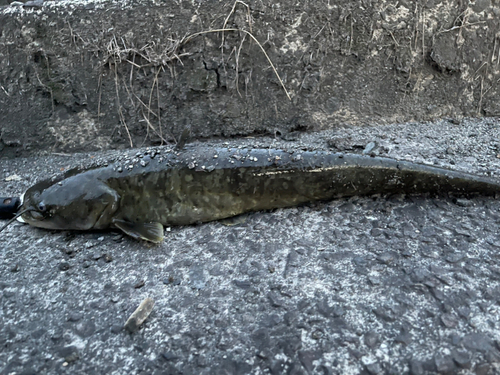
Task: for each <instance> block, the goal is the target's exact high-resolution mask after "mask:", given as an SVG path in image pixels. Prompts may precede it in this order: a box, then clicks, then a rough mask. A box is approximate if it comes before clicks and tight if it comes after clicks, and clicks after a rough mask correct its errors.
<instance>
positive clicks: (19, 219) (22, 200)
mask: <svg viewBox="0 0 500 375" xmlns="http://www.w3.org/2000/svg"><path fill="white" fill-rule="evenodd" d="M24 194H26V192H24V193H22V194H21V196H20V197H19V200H20V201H21V203H20V204H19V207H22V206H23V203H24ZM16 220H17V221H19V222H20V223H24V224H27V222H26V220H24V219H23V215H19V216H18V217H17V218H16Z"/></svg>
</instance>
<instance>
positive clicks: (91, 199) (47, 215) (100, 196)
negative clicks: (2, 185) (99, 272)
mask: <svg viewBox="0 0 500 375" xmlns="http://www.w3.org/2000/svg"><path fill="white" fill-rule="evenodd" d="M119 198H120V197H119V195H118V194H117V193H116V191H114V190H113V189H111V188H110V187H109V186H107V185H106V184H105V183H104V182H103V181H100V180H99V179H96V178H94V177H93V176H92V174H85V173H82V174H81V175H75V176H72V177H69V178H65V179H62V180H61V181H57V182H51V181H42V182H40V183H38V184H36V185H34V186H32V187H31V188H29V189H28V190H27V191H26V193H25V194H24V196H23V203H22V206H21V208H20V210H27V212H25V213H24V214H23V215H22V216H21V219H22V220H21V221H24V222H26V223H28V224H30V225H33V226H35V227H40V228H46V229H58V230H88V229H104V228H107V227H108V226H109V225H110V223H111V220H112V216H113V213H114V212H115V211H116V210H117V208H118V203H119Z"/></svg>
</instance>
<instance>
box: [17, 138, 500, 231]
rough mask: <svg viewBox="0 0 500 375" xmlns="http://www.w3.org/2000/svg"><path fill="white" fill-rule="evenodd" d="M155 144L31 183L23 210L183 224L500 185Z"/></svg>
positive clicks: (414, 168)
mask: <svg viewBox="0 0 500 375" xmlns="http://www.w3.org/2000/svg"><path fill="white" fill-rule="evenodd" d="M157 152H158V153H156V155H153V157H151V156H150V155H143V157H142V158H137V159H136V160H135V164H134V162H131V161H130V162H129V163H125V162H123V161H122V162H117V163H114V164H111V165H109V166H107V167H101V168H95V169H91V170H87V171H79V172H75V171H72V172H69V173H68V174H67V175H66V176H65V177H66V178H58V179H56V180H49V181H44V182H41V183H39V184H36V185H35V186H33V187H31V188H30V189H29V190H28V191H27V192H26V194H25V201H24V204H23V207H22V208H23V209H25V208H30V207H31V208H35V209H36V210H37V211H33V212H32V213H26V214H25V215H24V216H23V218H24V219H25V220H26V221H27V222H28V223H30V224H32V225H35V226H40V227H45V228H52V229H91V228H94V229H104V228H108V227H113V220H114V219H123V220H127V221H130V222H160V223H162V224H163V225H186V224H192V223H197V222H206V221H211V220H217V219H222V218H227V217H231V216H235V215H238V214H241V213H245V212H249V211H258V210H267V209H273V208H279V207H290V206H296V205H299V204H301V203H306V202H312V201H318V200H331V199H335V198H338V197H346V196H353V195H371V194H377V193H410V194H414V193H435V194H441V193H450V192H451V193H458V194H471V193H479V194H482V195H495V194H497V193H500V183H498V182H496V181H494V180H491V179H487V178H483V177H479V176H474V175H471V174H466V173H460V172H456V171H452V170H447V169H442V168H436V167H431V166H425V165H419V164H413V163H409V162H403V161H396V160H392V159H386V158H372V157H368V156H359V155H342V154H334V153H329V152H297V151H295V152H293V153H289V152H286V151H281V150H274V149H269V150H268V149H256V150H247V149H225V148H221V149H211V148H199V149H196V150H195V151H193V150H191V151H184V152H181V153H180V154H176V153H174V152H166V151H164V150H163V151H161V149H160V150H159V151H157ZM141 162H142V164H143V165H145V166H143V165H141ZM132 164H134V166H133V168H132V169H129V168H128V167H129V166H130V165H132ZM119 170H122V171H121V172H120V171H119ZM67 176H70V177H67ZM41 202H42V205H41V206H40V203H41ZM39 206H40V207H39Z"/></svg>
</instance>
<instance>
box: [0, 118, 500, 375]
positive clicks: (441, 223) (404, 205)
mask: <svg viewBox="0 0 500 375" xmlns="http://www.w3.org/2000/svg"><path fill="white" fill-rule="evenodd" d="M283 138H286V140H285V139H283ZM283 138H276V139H268V138H262V139H261V138H246V139H241V140H231V141H230V142H229V144H230V145H232V146H238V145H254V146H260V147H262V146H268V147H276V148H307V149H328V148H330V149H334V150H338V151H342V152H356V153H361V152H365V153H369V154H373V155H377V154H378V155H383V156H389V157H394V158H399V159H405V160H411V161H416V162H420V163H427V164H435V165H440V166H444V167H450V168H454V169H457V170H462V171H469V172H472V173H478V174H485V175H490V176H492V177H493V178H500V121H499V120H495V119H483V120H468V119H464V120H462V121H461V122H460V123H453V122H449V121H444V120H442V121H438V122H435V123H418V124H417V123H408V124H397V125H387V126H378V127H375V126H374V127H353V128H342V129H337V130H333V131H328V132H322V133H309V134H297V135H294V134H291V135H290V134H289V135H287V136H286V137H283ZM211 142H212V143H215V142H214V141H211ZM224 142H226V141H220V142H218V144H219V145H220V144H223V143H224ZM187 147H188V148H189V147H196V143H192V144H189V145H188V146H187ZM117 153H118V152H117V151H113V152H109V153H107V154H104V153H101V154H78V155H72V156H63V155H49V156H41V157H38V158H35V157H32V158H27V159H11V160H6V159H4V160H3V161H2V164H1V169H0V177H1V181H0V191H1V195H3V196H10V195H18V194H19V193H21V192H22V191H23V190H24V189H25V188H26V187H28V186H29V185H30V184H32V183H33V182H35V181H36V180H38V179H42V178H46V177H48V176H50V175H51V174H52V173H54V172H57V171H60V170H62V169H66V168H69V167H72V166H76V165H79V164H82V163H88V162H89V160H93V159H100V158H107V157H114V156H116V154H117ZM499 222H500V202H499V201H498V199H494V198H484V197H478V198H473V199H466V198H461V197H458V198H457V197H428V196H390V197H387V196H378V197H361V198H360V197H354V198H350V199H341V200H336V201H333V202H328V203H321V204H314V205H307V206H303V207H298V208H291V209H280V210H275V211H273V212H258V213H255V214H250V215H247V216H246V218H245V220H244V221H243V222H242V223H239V224H236V225H232V226H229V225H226V224H225V223H221V222H213V223H208V224H203V225H196V226H188V227H175V228H167V233H166V240H165V242H164V243H162V244H161V245H158V246H153V245H150V244H148V243H145V242H138V241H134V240H132V239H129V238H126V237H124V236H122V235H121V234H118V233H116V232H89V233H75V232H55V231H46V230H41V229H36V228H33V227H29V226H26V225H22V224H17V223H16V224H14V225H11V226H10V227H8V228H7V229H6V230H5V231H4V232H2V236H1V239H0V248H1V251H0V259H1V261H0V275H2V276H1V279H0V305H1V309H0V348H1V349H0V374H21V373H22V374H33V373H50V374H58V373H65V374H75V373H86V374H92V373H96V374H104V373H106V374H123V373H141V374H150V373H152V374H360V373H361V374H434V373H440V374H495V373H499V372H500V365H499V363H500V314H499V303H500V266H499V265H498V263H497V262H498V260H499V259H500V256H499V255H498V254H499V250H500V235H499V234H500V233H499V230H498V224H499ZM147 297H149V298H151V299H153V300H154V308H153V310H152V312H151V314H150V315H149V316H148V317H147V319H146V320H145V322H144V323H142V325H141V326H140V327H139V329H138V330H137V331H135V332H134V333H129V331H127V330H125V329H124V324H125V322H126V321H127V319H128V318H129V317H130V315H131V314H132V313H133V312H134V311H135V310H136V309H137V307H138V306H139V305H140V303H141V302H142V301H143V300H145V299H146V298H147Z"/></svg>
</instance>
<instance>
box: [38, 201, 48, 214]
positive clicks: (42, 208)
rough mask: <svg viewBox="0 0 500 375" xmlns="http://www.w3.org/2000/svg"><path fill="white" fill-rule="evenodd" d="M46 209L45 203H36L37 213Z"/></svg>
mask: <svg viewBox="0 0 500 375" xmlns="http://www.w3.org/2000/svg"><path fill="white" fill-rule="evenodd" d="M46 209H47V206H45V203H43V202H40V203H38V211H40V212H45V210H46Z"/></svg>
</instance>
